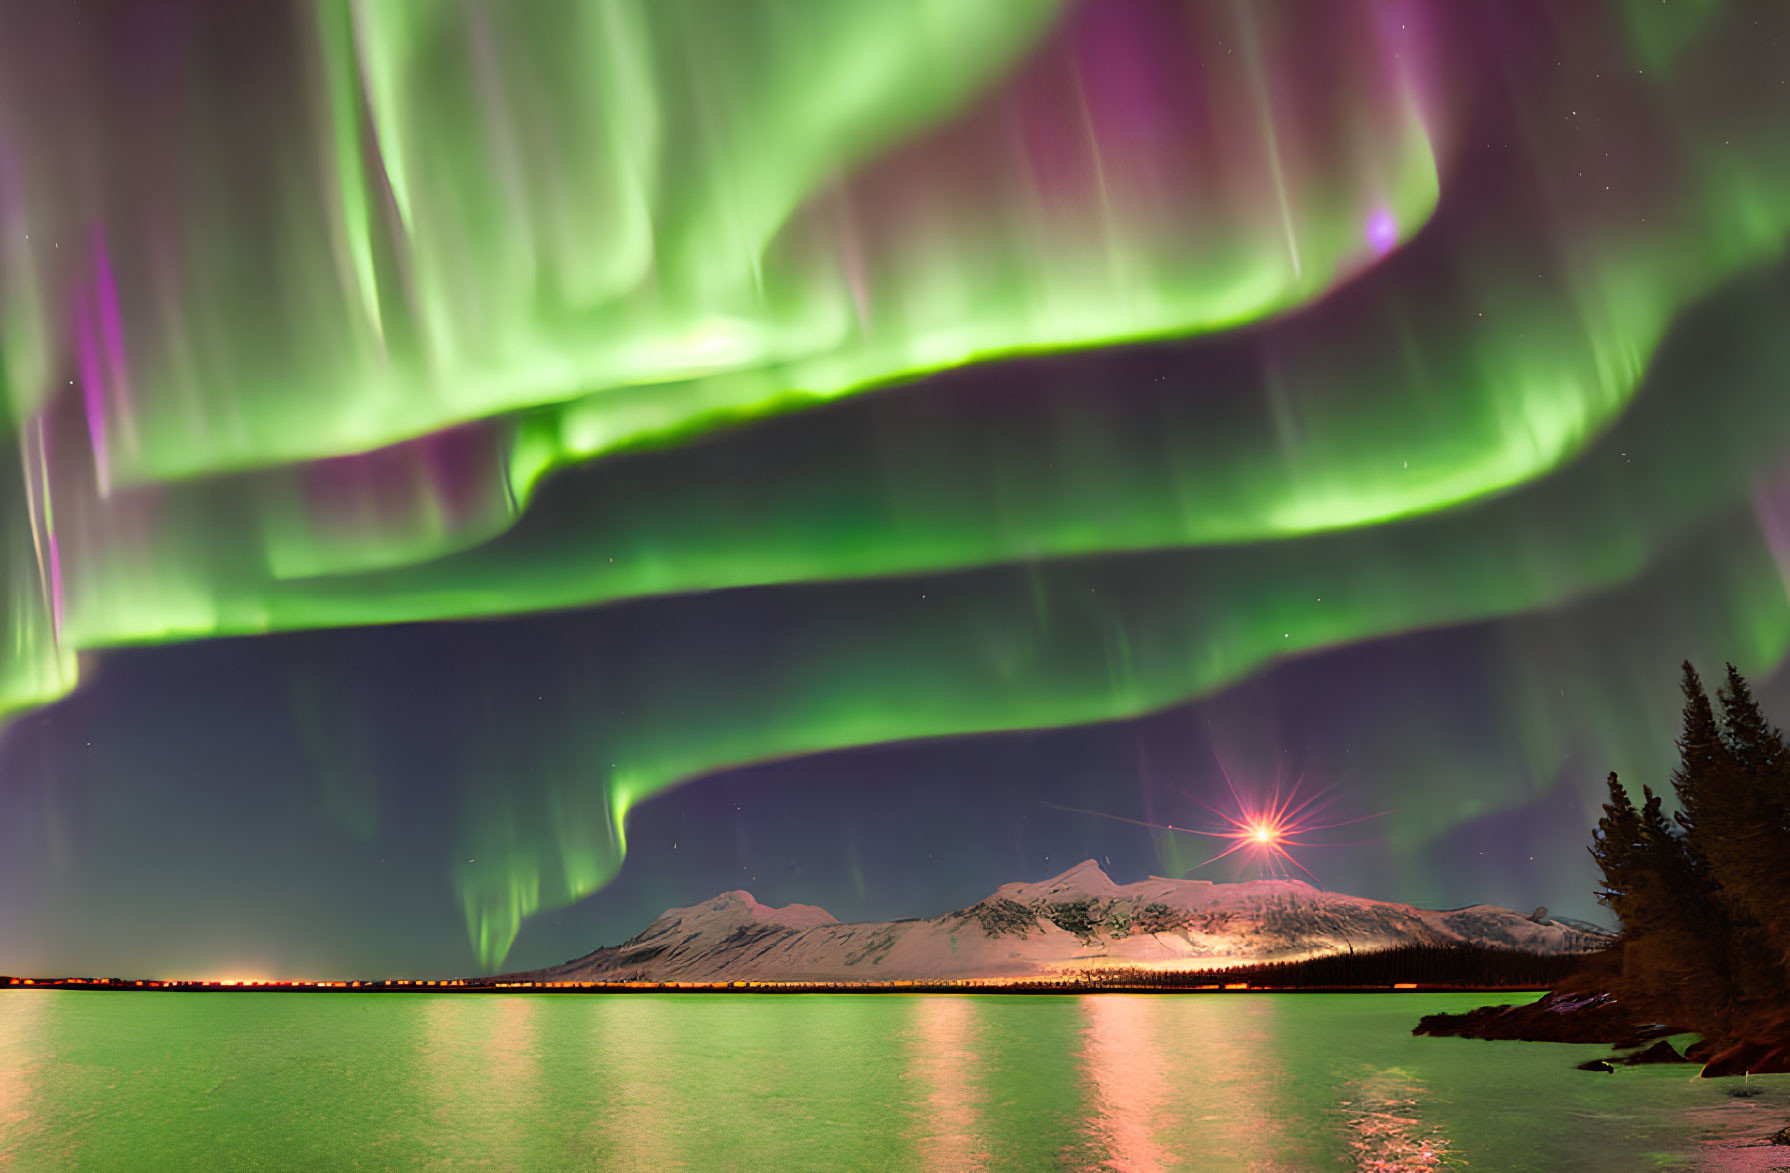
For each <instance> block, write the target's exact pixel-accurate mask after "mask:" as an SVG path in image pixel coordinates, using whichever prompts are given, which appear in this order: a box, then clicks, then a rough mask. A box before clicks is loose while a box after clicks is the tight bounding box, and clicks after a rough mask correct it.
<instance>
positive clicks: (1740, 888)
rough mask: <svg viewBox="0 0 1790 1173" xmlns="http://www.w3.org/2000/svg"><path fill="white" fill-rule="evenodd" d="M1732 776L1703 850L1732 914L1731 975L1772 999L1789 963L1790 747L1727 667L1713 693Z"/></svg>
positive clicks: (1782, 986)
mask: <svg viewBox="0 0 1790 1173" xmlns="http://www.w3.org/2000/svg"><path fill="white" fill-rule="evenodd" d="M1717 696H1718V698H1719V699H1720V701H1721V705H1722V731H1723V733H1724V735H1725V737H1726V741H1727V746H1728V751H1729V757H1730V763H1731V770H1732V779H1731V781H1730V783H1729V786H1728V787H1727V788H1726V790H1725V792H1724V793H1723V795H1722V799H1723V801H1722V803H1721V805H1720V808H1719V810H1718V811H1712V812H1711V814H1712V818H1714V820H1715V824H1714V825H1713V826H1712V827H1711V828H1710V830H1711V831H1712V832H1713V833H1712V834H1710V835H1708V836H1706V839H1707V842H1706V843H1705V844H1704V851H1705V852H1706V853H1707V855H1708V858H1709V864H1710V869H1711V871H1712V872H1713V873H1714V879H1715V884H1716V887H1717V891H1718V892H1719V893H1720V896H1721V898H1722V900H1723V902H1724V903H1725V904H1727V905H1728V906H1729V908H1730V910H1731V912H1732V914H1733V916H1734V920H1735V927H1736V930H1737V933H1736V938H1737V940H1736V943H1737V945H1739V946H1741V949H1742V952H1741V954H1740V955H1739V956H1737V957H1736V958H1735V963H1736V967H1737V975H1738V976H1740V977H1741V978H1742V982H1743V985H1744V986H1745V987H1746V988H1747V989H1748V991H1749V992H1751V993H1753V994H1754V995H1755V996H1757V997H1761V998H1764V997H1776V996H1779V995H1781V994H1782V993H1783V991H1784V989H1785V986H1786V979H1785V967H1786V965H1790V899H1786V893H1785V884H1786V882H1790V875H1787V874H1786V872H1787V869H1790V825H1787V820H1786V818H1785V807H1786V796H1787V795H1790V749H1786V747H1785V745H1784V738H1783V735H1782V734H1781V733H1779V732H1778V730H1777V729H1776V728H1775V727H1774V726H1773V725H1772V724H1771V723H1770V722H1769V721H1767V720H1766V719H1765V715H1764V714H1763V713H1761V712H1760V711H1759V705H1758V702H1757V701H1755V700H1754V699H1753V693H1752V689H1751V688H1749V687H1748V686H1747V682H1746V678H1745V677H1743V676H1742V675H1741V674H1740V673H1739V672H1738V671H1737V670H1736V669H1735V667H1734V665H1732V664H1729V665H1728V677H1727V681H1726V683H1725V684H1724V685H1723V686H1722V688H1721V689H1720V690H1719V692H1718V693H1717Z"/></svg>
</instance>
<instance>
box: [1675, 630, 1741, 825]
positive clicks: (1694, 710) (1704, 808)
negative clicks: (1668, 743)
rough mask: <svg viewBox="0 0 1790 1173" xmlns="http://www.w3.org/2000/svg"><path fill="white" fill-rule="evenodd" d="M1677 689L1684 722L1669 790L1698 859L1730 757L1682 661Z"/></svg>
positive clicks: (1693, 673)
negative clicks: (1676, 765)
mask: <svg viewBox="0 0 1790 1173" xmlns="http://www.w3.org/2000/svg"><path fill="white" fill-rule="evenodd" d="M1683 668H1684V675H1683V677H1682V679H1681V680H1680V681H1679V685H1678V687H1679V689H1680V690H1681V691H1682V692H1683V693H1684V721H1683V728H1682V731H1681V732H1680V733H1679V736H1678V757H1679V761H1678V768H1677V769H1676V770H1673V771H1672V789H1673V791H1674V792H1676V794H1677V795H1678V807H1679V810H1678V816H1677V820H1678V825H1679V826H1681V827H1683V828H1684V831H1685V837H1686V839H1687V841H1688V844H1689V848H1690V853H1691V856H1692V858H1693V859H1696V860H1698V861H1701V859H1702V858H1703V856H1702V851H1701V848H1702V846H1703V840H1704V839H1705V838H1706V837H1707V836H1708V833H1709V832H1710V831H1712V830H1714V828H1713V825H1712V826H1711V827H1709V828H1706V827H1705V826H1704V824H1706V823H1711V822H1712V821H1716V822H1719V821H1720V818H1721V807H1722V803H1721V800H1720V798H1719V797H1717V793H1716V792H1717V791H1719V790H1720V789H1721V788H1722V784H1723V781H1724V778H1725V776H1726V775H1728V774H1729V773H1730V771H1731V766H1732V760H1731V756H1730V754H1729V752H1728V747H1727V744H1726V743H1725V742H1724V741H1723V740H1722V732H1721V728H1720V727H1719V726H1718V725H1717V724H1716V720H1715V709H1714V708H1713V707H1712V706H1711V705H1710V703H1709V694H1708V693H1706V692H1704V691H1703V681H1702V680H1701V679H1699V678H1698V676H1697V670H1696V669H1695V668H1693V667H1691V662H1690V661H1689V660H1686V661H1685V662H1684V665H1683Z"/></svg>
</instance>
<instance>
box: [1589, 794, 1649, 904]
mask: <svg viewBox="0 0 1790 1173" xmlns="http://www.w3.org/2000/svg"><path fill="white" fill-rule="evenodd" d="M1608 784H1609V787H1610V800H1609V801H1608V802H1606V803H1604V813H1603V817H1602V818H1600V819H1598V820H1597V831H1596V832H1595V834H1594V835H1593V837H1592V841H1591V858H1592V859H1594V860H1596V861H1597V870H1598V871H1599V872H1601V873H1602V874H1603V879H1604V886H1603V888H1602V889H1600V890H1599V891H1598V893H1597V902H1598V903H1599V904H1601V905H1603V906H1604V907H1605V908H1607V909H1609V910H1610V911H1611V912H1613V913H1615V914H1616V919H1617V921H1618V922H1620V923H1621V924H1622V925H1624V926H1627V925H1628V923H1629V921H1630V919H1631V918H1632V916H1633V915H1634V910H1633V909H1632V908H1631V907H1630V903H1629V894H1630V893H1631V892H1633V891H1634V888H1635V882H1636V876H1635V866H1636V853H1637V851H1638V850H1639V845H1640V840H1641V816H1640V812H1638V811H1636V810H1635V804H1634V803H1633V802H1632V801H1631V800H1630V799H1629V797H1628V791H1627V790H1625V789H1623V786H1622V783H1621V781H1620V780H1619V779H1617V777H1616V773H1615V771H1611V772H1610V777H1609V779H1608Z"/></svg>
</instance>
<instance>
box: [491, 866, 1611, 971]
mask: <svg viewBox="0 0 1790 1173" xmlns="http://www.w3.org/2000/svg"><path fill="white" fill-rule="evenodd" d="M1609 942H1610V936H1609V935H1608V934H1606V933H1604V932H1603V931H1602V930H1600V929H1598V928H1597V927H1596V926H1594V925H1589V924H1585V923H1584V922H1581V921H1572V920H1565V919H1559V918H1554V919H1548V918H1547V917H1546V915H1545V912H1543V911H1542V910H1537V913H1536V916H1534V917H1529V916H1524V915H1523V914H1521V913H1518V912H1514V911H1512V910H1511V909H1508V908H1499V907H1497V906H1495V905H1489V904H1476V905H1473V906H1471V907H1468V908H1457V909H1450V910H1440V911H1438V910H1431V909H1423V908H1414V907H1412V906H1410V905H1407V904H1391V903H1386V902H1383V901H1378V900H1364V899H1362V898H1360V897H1356V896H1345V895H1342V894H1340V893H1335V892H1325V891H1322V890H1320V889H1318V888H1314V887H1312V886H1311V885H1310V884H1307V883H1304V882H1302V881H1299V880H1254V881H1250V882H1247V883H1241V884H1217V883H1213V882H1211V881H1209V880H1169V879H1164V878H1162V877H1160V876H1152V877H1150V878H1149V879H1147V880H1140V881H1138V882H1137V883H1135V884H1115V883H1114V882H1113V881H1112V879H1111V877H1109V876H1108V875H1107V874H1106V873H1105V872H1104V871H1102V870H1101V869H1100V866H1099V865H1098V864H1096V863H1095V862H1094V861H1093V860H1087V861H1084V862H1082V863H1080V864H1077V865H1076V866H1075V867H1072V868H1070V869H1069V870H1068V871H1066V872H1064V873H1063V874H1061V875H1059V876H1054V877H1052V878H1051V879H1048V880H1042V881H1039V882H1037V883H1031V884H1025V883H1015V884H1003V885H1001V887H1000V888H999V889H997V890H996V891H995V892H994V893H993V894H992V895H990V896H989V897H988V898H987V899H985V900H982V901H980V902H978V903H976V904H973V905H971V906H970V907H968V908H962V909H958V910H957V911H955V912H949V913H946V914H945V915H944V916H939V917H934V918H932V919H930V920H901V921H889V922H871V923H863V924H841V923H840V922H839V921H837V920H835V919H834V918H833V916H832V915H831V914H829V913H828V912H827V911H826V910H825V909H821V908H816V907H814V906H813V905H808V904H789V905H785V906H784V907H782V908H771V907H768V906H766V905H763V904H760V903H759V902H758V901H756V900H754V899H753V898H752V894H751V893H749V892H743V891H733V892H723V893H722V894H721V895H719V896H716V897H715V898H714V899H712V900H707V901H704V902H703V903H701V904H695V905H691V906H690V907H688V908H673V909H668V910H667V911H665V912H664V913H662V914H661V915H660V916H659V917H658V919H656V920H654V921H653V923H652V924H650V925H648V926H647V927H646V929H645V930H644V931H642V932H641V933H639V934H638V935H636V936H634V937H632V938H630V939H629V940H627V941H625V942H623V943H622V944H620V945H611V946H604V947H603V948H600V949H597V950H595V951H594V952H591V953H588V954H586V955H585V956H583V957H579V958H576V959H575V960H572V961H568V962H566V963H565V964H563V965H558V966H553V967H551V968H548V969H543V970H536V971H532V972H530V973H527V974H516V975H510V976H512V977H513V978H515V979H516V980H528V981H570V980H578V981H652V982H726V981H897V980H907V981H936V980H951V979H957V978H1031V977H1051V976H1054V975H1059V974H1071V973H1085V972H1087V971H1090V970H1094V971H1098V970H1102V969H1115V970H1117V969H1124V970H1130V971H1135V970H1138V969H1146V970H1162V971H1186V972H1197V971H1201V970H1208V969H1221V968H1226V967H1234V966H1238V965H1246V964H1250V963H1255V962H1272V961H1293V960H1298V959H1302V958H1308V957H1321V956H1325V955H1328V954H1333V953H1343V952H1349V951H1353V952H1357V953H1360V952H1369V951H1374V950H1382V949H1393V948H1401V947H1408V946H1448V945H1457V944H1472V945H1480V946H1501V947H1505V948H1511V949H1521V950H1525V951H1528V952H1534V953H1543V954H1561V953H1579V952H1587V951H1590V950H1594V949H1598V948H1601V947H1603V946H1605V945H1607V944H1608V943H1609Z"/></svg>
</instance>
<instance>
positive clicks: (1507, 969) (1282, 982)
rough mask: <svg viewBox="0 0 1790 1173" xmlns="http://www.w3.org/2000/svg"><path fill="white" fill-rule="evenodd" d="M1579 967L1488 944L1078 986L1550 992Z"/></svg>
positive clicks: (1137, 976) (1146, 975)
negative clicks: (1242, 985)
mask: <svg viewBox="0 0 1790 1173" xmlns="http://www.w3.org/2000/svg"><path fill="white" fill-rule="evenodd" d="M1584 963H1585V957H1584V955H1583V954H1576V953H1564V954H1547V953H1530V952H1526V951H1524V950H1520V949H1502V948H1498V947H1496V946H1491V945H1400V946H1396V947H1394V948H1390V949H1374V950H1364V951H1362V952H1358V953H1331V954H1327V955H1325V956H1323V957H1308V958H1305V959H1303V960H1300V961H1271V962H1261V963H1257V964H1254V965H1239V966H1234V967H1232V968H1229V969H1212V970H1205V971H1202V972H1198V973H1165V972H1163V971H1161V970H1153V969H1141V968H1136V969H1134V968H1124V969H1102V970H1098V971H1094V972H1090V973H1088V974H1086V975H1085V976H1084V977H1083V979H1082V980H1083V982H1085V984H1087V985H1088V986H1090V987H1092V988H1099V987H1102V986H1126V987H1138V986H1142V987H1150V988H1157V989H1190V988H1195V987H1198V986H1203V985H1214V984H1217V985H1233V984H1237V983H1247V984H1249V985H1251V986H1266V987H1270V988H1272V989H1280V990H1311V989H1334V988H1339V987H1350V986H1359V987H1378V988H1381V989H1384V988H1385V987H1387V986H1392V985H1397V984H1400V983H1406V982H1409V983H1414V984H1416V985H1420V986H1458V987H1461V988H1463V989H1484V990H1505V989H1509V990H1540V989H1547V988H1550V987H1552V986H1554V985H1556V984H1558V983H1559V982H1561V981H1562V980H1563V979H1565V978H1566V976H1567V975H1568V974H1570V973H1572V972H1574V971H1575V970H1577V969H1579V968H1581V967H1582V966H1583V965H1584Z"/></svg>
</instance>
